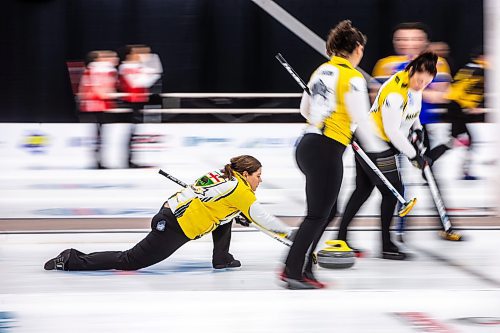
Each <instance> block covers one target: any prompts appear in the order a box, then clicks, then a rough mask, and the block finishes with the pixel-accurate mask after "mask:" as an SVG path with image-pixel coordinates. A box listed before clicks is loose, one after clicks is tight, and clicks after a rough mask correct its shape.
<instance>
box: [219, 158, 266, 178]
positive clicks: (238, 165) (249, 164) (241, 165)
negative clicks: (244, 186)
mask: <svg viewBox="0 0 500 333" xmlns="http://www.w3.org/2000/svg"><path fill="white" fill-rule="evenodd" d="M230 161H231V163H228V164H226V165H225V166H224V169H223V170H222V171H223V173H224V178H226V179H231V178H232V177H233V175H234V173H233V171H236V172H238V173H240V174H242V173H243V172H244V171H246V172H248V173H249V174H252V173H254V172H255V171H257V170H259V169H260V168H261V167H262V164H261V163H260V162H259V160H257V159H256V158H255V157H253V156H250V155H241V156H236V157H233V158H231V160H230Z"/></svg>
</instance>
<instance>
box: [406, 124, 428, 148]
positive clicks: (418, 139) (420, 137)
mask: <svg viewBox="0 0 500 333" xmlns="http://www.w3.org/2000/svg"><path fill="white" fill-rule="evenodd" d="M409 139H410V142H411V144H412V145H413V147H415V149H418V150H419V151H423V150H424V148H425V146H424V131H423V130H421V129H416V130H413V131H412V132H411V133H410V137H409Z"/></svg>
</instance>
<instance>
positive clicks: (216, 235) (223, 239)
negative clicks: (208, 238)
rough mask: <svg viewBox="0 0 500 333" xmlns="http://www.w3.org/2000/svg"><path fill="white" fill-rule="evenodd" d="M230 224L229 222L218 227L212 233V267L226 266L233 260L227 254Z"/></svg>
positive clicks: (229, 241) (229, 240) (229, 242)
mask: <svg viewBox="0 0 500 333" xmlns="http://www.w3.org/2000/svg"><path fill="white" fill-rule="evenodd" d="M232 224H233V223H232V222H231V223H226V224H223V225H220V226H218V227H217V228H216V229H215V230H214V231H212V240H213V243H214V251H213V254H212V265H214V266H215V265H217V264H227V263H230V262H231V261H233V260H234V257H233V256H232V255H231V254H230V253H229V245H230V244H231V226H232Z"/></svg>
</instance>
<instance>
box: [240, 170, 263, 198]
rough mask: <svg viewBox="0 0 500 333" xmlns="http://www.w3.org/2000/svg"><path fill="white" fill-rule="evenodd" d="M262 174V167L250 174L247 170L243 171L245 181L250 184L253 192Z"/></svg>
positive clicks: (260, 180)
mask: <svg viewBox="0 0 500 333" xmlns="http://www.w3.org/2000/svg"><path fill="white" fill-rule="evenodd" d="M261 174H262V168H259V169H258V170H257V171H255V172H254V173H252V174H249V173H248V172H247V171H243V176H244V177H245V179H246V180H247V182H248V183H249V184H250V187H251V188H252V191H254V192H255V190H256V189H257V187H259V185H260V183H261V182H262V178H260V176H261Z"/></svg>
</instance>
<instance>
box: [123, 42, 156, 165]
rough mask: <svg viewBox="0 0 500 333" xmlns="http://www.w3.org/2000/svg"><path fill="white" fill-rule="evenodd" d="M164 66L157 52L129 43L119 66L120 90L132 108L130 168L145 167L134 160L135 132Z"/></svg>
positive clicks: (129, 143)
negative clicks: (152, 88) (151, 89)
mask: <svg viewBox="0 0 500 333" xmlns="http://www.w3.org/2000/svg"><path fill="white" fill-rule="evenodd" d="M162 72H163V68H162V65H161V61H160V58H159V57H158V55H157V54H153V53H151V49H150V48H149V47H148V46H146V45H127V46H126V48H125V59H124V60H123V61H122V62H121V64H120V66H119V67H118V73H119V82H120V85H119V86H120V91H121V92H123V93H125V96H124V97H123V100H124V101H125V102H126V104H127V105H128V106H129V107H130V108H131V109H132V114H131V116H130V123H131V124H132V125H131V128H130V136H129V139H128V154H127V163H128V167H129V168H138V167H143V166H142V165H139V164H137V163H134V162H133V151H134V133H135V128H136V124H139V123H142V122H143V115H142V109H143V108H144V105H145V104H146V103H147V102H148V101H149V98H150V94H151V92H150V88H151V87H152V86H153V85H154V84H155V83H156V82H158V81H159V80H160V78H161V74H162Z"/></svg>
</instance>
